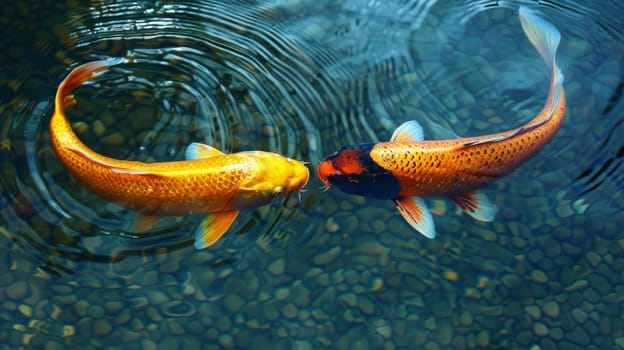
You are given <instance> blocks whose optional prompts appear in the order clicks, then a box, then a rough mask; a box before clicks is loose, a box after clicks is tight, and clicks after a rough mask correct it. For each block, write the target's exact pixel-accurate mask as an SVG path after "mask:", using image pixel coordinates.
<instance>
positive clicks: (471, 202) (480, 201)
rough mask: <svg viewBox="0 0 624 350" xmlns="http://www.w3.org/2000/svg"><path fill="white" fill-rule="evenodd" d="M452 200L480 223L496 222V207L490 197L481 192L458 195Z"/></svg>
mask: <svg viewBox="0 0 624 350" xmlns="http://www.w3.org/2000/svg"><path fill="white" fill-rule="evenodd" d="M451 200H452V201H453V202H455V204H457V206H458V207H460V208H461V209H462V210H463V211H464V212H465V213H466V214H468V215H470V216H472V217H473V218H475V219H477V220H479V221H492V220H494V205H493V204H492V202H490V200H489V199H488V197H487V196H486V195H485V194H484V193H482V192H479V191H472V192H466V193H461V194H456V195H455V196H453V197H451Z"/></svg>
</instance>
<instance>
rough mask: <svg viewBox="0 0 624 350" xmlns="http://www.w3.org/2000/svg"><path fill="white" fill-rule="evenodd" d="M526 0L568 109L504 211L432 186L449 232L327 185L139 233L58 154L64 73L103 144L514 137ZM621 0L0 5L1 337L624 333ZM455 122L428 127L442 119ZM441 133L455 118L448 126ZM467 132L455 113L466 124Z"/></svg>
mask: <svg viewBox="0 0 624 350" xmlns="http://www.w3.org/2000/svg"><path fill="white" fill-rule="evenodd" d="M520 4H524V5H527V6H530V7H532V8H536V9H538V10H539V11H541V13H542V15H543V16H544V17H545V18H547V19H548V20H549V21H551V22H552V23H553V24H554V25H555V26H556V27H557V28H559V30H560V31H561V35H562V42H561V46H560V49H559V54H558V60H559V64H560V66H561V69H562V70H563V72H564V74H565V85H564V86H565V88H566V91H567V95H568V104H569V106H568V112H567V119H566V121H565V122H564V124H563V126H562V128H561V130H560V131H559V132H558V134H557V135H556V137H555V138H554V139H553V140H552V142H551V143H550V144H549V145H547V147H546V148H545V149H544V150H542V152H541V153H539V154H538V155H537V156H536V157H535V158H534V159H532V160H531V161H529V162H527V163H526V164H524V165H523V166H521V167H520V168H519V169H518V170H516V171H515V172H513V173H512V174H510V175H509V176H507V177H505V178H503V179H501V180H500V181H498V182H496V183H495V184H493V185H491V186H490V187H488V188H487V189H486V192H487V194H488V196H490V198H492V200H493V201H494V202H495V203H496V205H497V213H496V220H495V221H494V222H492V223H479V222H475V221H474V220H472V219H470V218H468V217H466V216H465V215H463V214H461V213H460V212H459V211H457V210H456V209H455V208H454V207H453V206H452V205H451V204H450V203H448V202H446V201H445V200H443V199H431V200H429V201H428V203H429V205H430V206H431V207H432V208H434V212H435V213H436V214H438V215H435V216H434V219H435V221H436V227H437V231H438V237H437V238H436V239H435V240H427V239H425V238H423V237H421V236H419V235H418V234H417V233H416V232H414V231H413V230H412V229H411V228H410V227H409V226H408V225H407V224H406V223H405V222H404V221H403V220H402V219H401V218H400V216H399V215H398V213H397V212H396V210H395V209H394V208H393V205H392V203H390V202H384V201H377V200H373V199H364V198H360V197H356V196H350V195H347V194H343V193H341V192H339V191H337V190H330V191H327V192H323V191H322V189H321V188H320V187H321V183H320V182H319V181H318V180H317V179H312V180H311V181H310V183H309V185H308V190H309V191H308V192H306V193H304V194H303V198H302V202H301V203H299V202H298V199H297V198H290V199H288V200H286V201H283V202H280V203H277V204H274V205H271V206H267V207H263V208H259V209H257V210H253V211H249V212H246V213H244V214H243V215H241V217H240V218H239V219H238V220H237V221H236V223H235V224H234V226H233V227H232V228H231V229H230V231H229V232H228V233H227V234H226V235H225V236H224V238H223V239H221V240H220V241H219V242H218V243H217V244H216V245H214V246H212V247H210V248H208V249H204V250H195V249H194V248H193V231H194V229H195V227H196V225H197V224H198V223H199V220H200V219H201V218H200V217H194V216H190V217H186V218H181V219H176V218H170V219H167V220H164V221H163V222H162V223H159V225H158V226H156V227H154V228H153V229H151V230H149V231H148V232H146V233H144V234H137V233H134V232H129V231H128V230H127V229H126V228H127V223H128V222H129V221H130V220H132V218H133V213H131V212H128V211H126V210H123V209H122V208H120V207H118V206H116V205H114V204H111V203H107V202H105V201H103V200H102V199H100V198H98V197H97V196H95V195H94V194H92V193H90V192H89V191H88V190H86V189H84V188H83V187H82V186H80V185H79V184H78V183H77V182H76V181H75V180H74V179H73V178H72V177H71V176H70V175H68V174H67V172H66V171H65V169H64V168H63V167H62V166H61V164H60V163H59V162H58V159H57V158H56V156H55V154H54V152H53V151H52V149H51V145H50V142H49V134H48V131H47V122H48V120H49V118H50V115H51V113H52V107H53V96H54V93H55V91H56V88H57V86H58V83H59V82H60V81H61V80H62V79H63V78H64V77H65V76H66V74H67V73H68V72H69V71H70V70H71V69H72V68H73V67H75V66H77V65H79V64H81V63H85V62H88V61H92V60H96V59H109V58H119V57H124V58H127V59H128V62H126V63H123V64H118V65H115V66H114V67H113V68H112V69H111V70H109V71H107V72H106V73H105V74H103V75H102V76H101V77H100V78H99V79H98V80H97V81H95V82H92V83H89V84H86V85H85V86H82V87H80V88H79V89H77V90H76V91H75V94H76V98H77V99H78V104H77V105H76V106H75V107H73V108H72V109H70V110H68V117H69V118H70V119H71V121H72V123H73V125H74V128H75V130H76V131H77V133H78V134H79V136H80V138H81V139H82V140H83V141H84V142H85V143H86V144H87V145H88V146H89V147H91V148H93V149H94V150H96V151H98V152H100V153H103V154H105V155H108V156H111V157H116V158H123V159H134V160H142V161H165V160H176V159H182V158H183V152H184V148H185V146H186V145H187V144H188V143H189V142H204V143H208V144H211V145H213V146H215V147H217V148H219V149H221V150H223V151H224V152H237V151H244V150H252V149H260V150H265V151H275V152H279V153H281V154H283V155H286V156H289V157H292V158H295V159H300V160H304V161H309V162H311V164H310V169H311V170H313V167H314V166H315V165H316V164H317V163H318V162H319V161H320V159H322V157H323V156H325V155H327V154H329V153H331V152H333V151H335V150H336V149H338V148H339V147H341V146H342V145H345V144H350V143H358V142H371V141H381V140H386V139H388V138H389V137H390V135H391V134H392V131H393V130H394V128H396V127H397V126H398V125H400V124H401V123H402V122H404V121H406V120H411V119H416V120H418V121H420V122H421V123H422V124H423V125H424V126H425V131H426V137H427V138H438V137H443V136H444V134H445V133H446V134H447V135H448V134H449V133H456V134H459V135H461V136H471V135H479V134H484V133H491V132H497V131H501V130H506V129H509V128H512V127H515V126H517V125H520V124H521V123H524V122H525V121H527V120H529V119H530V118H532V116H534V115H535V113H537V112H539V110H540V109H541V107H542V105H543V103H544V99H545V97H546V94H547V88H548V79H549V77H548V75H547V74H546V72H545V69H544V67H543V65H542V63H541V61H540V59H539V57H538V55H537V54H536V52H535V51H534V50H533V48H532V47H531V46H530V44H529V43H528V41H527V40H526V39H525V38H524V35H523V33H522V30H521V28H520V24H519V22H518V19H517V7H518V6H519V5H520ZM623 10H624V8H623V7H622V6H621V5H618V4H616V3H615V2H612V3H607V4H604V3H600V4H598V3H596V4H594V3H591V4H581V3H575V2H565V3H564V2H561V3H558V2H552V1H548V2H540V3H539V4H537V3H535V2H523V1H505V2H501V1H460V2H457V1H431V0H429V1H427V0H423V1H396V0H395V1H383V2H382V1H379V2H375V1H373V2H371V1H358V0H349V1H228V2H223V1H214V2H211V1H188V2H185V1H152V2H149V1H136V2H130V1H121V2H109V1H95V2H66V3H56V2H31V3H28V2H19V3H16V4H15V5H14V6H5V10H4V11H3V14H2V15H1V16H0V23H1V26H0V30H1V31H2V32H1V33H2V39H0V46H1V47H2V49H3V50H2V51H1V52H2V54H0V63H1V65H0V83H1V84H0V141H1V142H2V143H1V146H2V147H1V148H0V170H1V171H2V174H1V175H0V190H1V192H0V233H2V234H1V235H0V242H1V244H0V321H1V322H0V343H2V344H4V345H3V347H6V348H17V347H24V348H46V349H55V348H86V349H90V348H100V347H119V348H121V347H123V348H130V349H134V348H141V349H154V348H167V349H170V348H171V349H174V348H184V349H193V348H205V349H217V348H254V349H256V348H267V349H317V348H338V349H372V348H384V349H404V348H410V349H412V348H413V349H422V348H426V349H474V348H479V349H485V348H503V347H504V348H510V349H527V348H532V349H556V348H560V349H582V348H587V349H615V348H624V320H623V319H622V317H621V315H622V311H623V310H622V307H621V305H622V302H623V301H624V299H623V297H622V296H623V295H624V281H623V278H622V277H623V276H622V273H621V271H622V269H623V268H624V254H623V252H624V235H623V234H622V232H623V224H624V215H623V208H622V195H623V194H622V189H623V181H624V178H623V177H622V175H621V173H622V171H621V170H622V163H623V157H624V144H623V143H622V141H621V138H620V137H619V135H621V134H622V132H624V129H623V128H624V126H623V125H622V124H623V122H622V121H623V120H624V119H623V118H622V116H623V115H624V105H623V103H622V100H621V96H622V90H623V86H624V82H623V81H624V79H623V77H624V73H623V71H624V65H623V63H622V62H624V59H623V55H624V46H623V38H624V35H623V33H622V29H621V28H624V26H623V23H622V20H621V18H620V16H618V14H619V13H621V12H622V11H623ZM436 125H437V127H432V126H436ZM441 128H442V129H445V130H446V131H440V129H441ZM449 131H450V132H449Z"/></svg>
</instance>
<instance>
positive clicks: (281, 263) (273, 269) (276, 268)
mask: <svg viewBox="0 0 624 350" xmlns="http://www.w3.org/2000/svg"><path fill="white" fill-rule="evenodd" d="M285 267H286V260H285V259H284V258H280V259H277V260H275V261H274V262H272V263H271V264H270V265H269V267H268V268H267V269H268V270H269V272H270V273H272V274H273V275H274V276H279V275H281V274H283V273H284V268H285Z"/></svg>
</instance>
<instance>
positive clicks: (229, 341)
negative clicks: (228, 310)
mask: <svg viewBox="0 0 624 350" xmlns="http://www.w3.org/2000/svg"><path fill="white" fill-rule="evenodd" d="M218 341H219V344H221V346H223V347H224V348H225V349H231V348H233V347H234V339H233V338H232V336H231V335H229V334H221V335H219V338H218Z"/></svg>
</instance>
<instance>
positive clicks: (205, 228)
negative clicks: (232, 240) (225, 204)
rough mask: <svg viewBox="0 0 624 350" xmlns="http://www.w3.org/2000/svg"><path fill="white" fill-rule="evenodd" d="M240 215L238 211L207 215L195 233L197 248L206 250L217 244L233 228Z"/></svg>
mask: <svg viewBox="0 0 624 350" xmlns="http://www.w3.org/2000/svg"><path fill="white" fill-rule="evenodd" d="M238 213H239V212H238V211H226V212H222V213H212V214H208V215H206V217H205V218H204V219H203V220H202V222H201V223H200V224H199V227H198V228H197V231H196V233H195V248H197V249H202V248H206V247H208V246H211V245H213V244H214V243H215V242H217V241H218V240H219V238H221V236H223V235H224V234H225V233H226V232H227V230H228V229H229V228H230V226H232V223H233V222H234V220H236V217H237V216H238Z"/></svg>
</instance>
